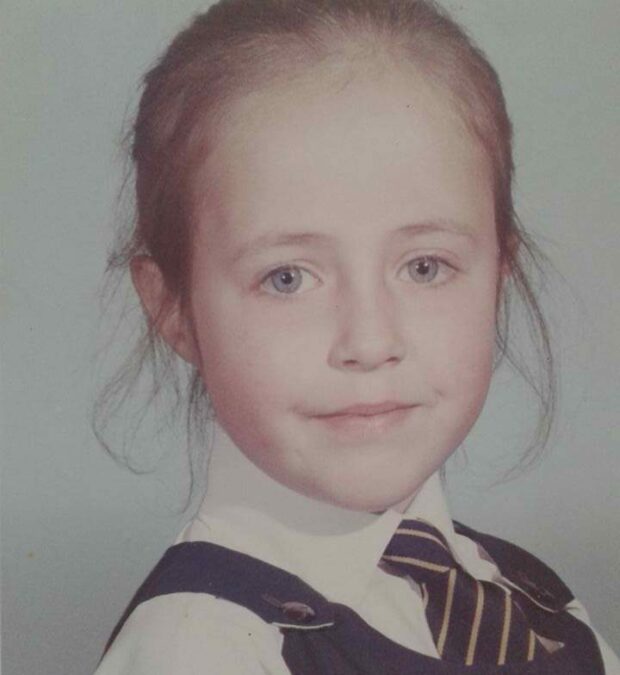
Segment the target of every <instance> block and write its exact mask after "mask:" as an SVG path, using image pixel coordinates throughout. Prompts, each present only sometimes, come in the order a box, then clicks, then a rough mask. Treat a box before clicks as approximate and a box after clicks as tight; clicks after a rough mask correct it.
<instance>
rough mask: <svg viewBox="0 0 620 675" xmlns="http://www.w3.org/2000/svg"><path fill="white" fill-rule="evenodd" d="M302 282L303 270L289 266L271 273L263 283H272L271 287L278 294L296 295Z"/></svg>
mask: <svg viewBox="0 0 620 675" xmlns="http://www.w3.org/2000/svg"><path fill="white" fill-rule="evenodd" d="M302 281H303V277H302V270H301V269H300V268H299V267H295V266H287V267H279V268H278V269H277V270H274V271H273V272H270V273H269V274H268V275H267V276H266V277H265V280H264V282H263V283H267V282H270V284H271V287H272V288H274V289H275V290H276V291H277V292H278V293H295V291H297V290H298V289H299V287H300V286H301V284H302Z"/></svg>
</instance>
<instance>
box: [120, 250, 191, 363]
mask: <svg viewBox="0 0 620 675" xmlns="http://www.w3.org/2000/svg"><path fill="white" fill-rule="evenodd" d="M130 269H131V280H132V282H133V285H134V287H135V289H136V292H137V293H138V296H139V297H140V302H141V303H142V308H143V309H144V312H145V314H146V315H147V317H148V320H149V322H150V325H151V326H152V327H153V328H154V329H155V330H156V331H157V333H159V335H160V337H161V338H162V339H163V340H164V341H165V342H166V343H167V344H168V345H169V346H170V347H171V348H172V349H173V350H174V351H175V352H176V353H177V354H178V355H179V356H180V357H181V358H182V359H184V360H185V361H187V362H188V363H192V364H194V365H196V364H197V354H196V349H195V341H194V337H193V333H192V330H191V323H190V321H189V319H188V318H187V317H186V316H185V313H184V312H183V311H182V307H181V302H180V299H179V298H178V297H177V296H174V295H173V294H172V293H171V292H170V291H169V290H168V287H167V286H166V282H165V280H164V277H163V274H162V273H161V270H160V269H159V267H158V265H157V263H156V262H155V261H154V260H153V258H151V256H149V255H137V256H134V257H133V258H132V260H131V263H130Z"/></svg>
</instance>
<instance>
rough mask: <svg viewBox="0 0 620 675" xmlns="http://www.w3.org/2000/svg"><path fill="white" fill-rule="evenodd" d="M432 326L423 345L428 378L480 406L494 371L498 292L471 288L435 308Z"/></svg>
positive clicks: (443, 390) (444, 391) (457, 397)
mask: <svg viewBox="0 0 620 675" xmlns="http://www.w3.org/2000/svg"><path fill="white" fill-rule="evenodd" d="M434 316H435V320H434V321H433V322H432V324H433V329H432V330H429V331H427V332H426V333H425V335H424V345H423V346H421V347H420V349H421V350H423V351H424V354H420V357H421V359H422V361H423V362H426V363H427V364H428V368H429V378H430V380H431V382H433V383H434V385H435V388H436V389H437V390H438V393H440V394H443V395H449V396H450V397H451V398H452V399H454V400H462V401H463V402H468V405H469V406H471V407H472V409H478V408H479V407H480V405H481V404H482V402H483V401H484V399H485V397H486V393H487V391H488V387H489V384H490V380H491V375H492V372H493V359H494V344H495V295H494V292H490V290H489V289H488V288H487V289H485V292H482V293H481V292H475V291H471V292H469V293H467V294H465V295H464V296H463V297H461V298H460V299H459V301H458V302H450V303H449V306H446V307H444V308H435V313H434Z"/></svg>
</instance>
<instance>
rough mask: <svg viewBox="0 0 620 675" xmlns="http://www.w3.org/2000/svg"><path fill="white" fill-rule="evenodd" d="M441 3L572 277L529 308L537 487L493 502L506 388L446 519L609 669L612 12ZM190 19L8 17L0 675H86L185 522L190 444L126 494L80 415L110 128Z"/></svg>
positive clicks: (102, 324) (94, 310)
mask: <svg viewBox="0 0 620 675" xmlns="http://www.w3.org/2000/svg"><path fill="white" fill-rule="evenodd" d="M447 4H448V5H449V6H450V7H452V8H453V9H454V10H455V11H456V15H457V17H459V18H460V19H461V20H462V21H463V22H464V23H465V25H466V26H468V27H469V28H470V30H471V32H472V33H473V34H474V36H475V37H476V38H477V39H478V41H479V42H480V44H481V45H482V46H483V48H484V49H485V50H486V51H487V53H488V55H489V56H490V58H491V61H492V62H493V63H494V64H495V66H496V68H497V69H498V71H499V73H500V76H501V78H502V81H503V83H504V87H505V91H506V95H507V98H508V102H509V107H510V110H511V113H512V118H513V121H514V124H515V128H516V132H517V135H516V161H517V179H518V185H517V192H516V195H517V207H518V211H519V213H520V215H521V218H522V220H523V221H524V223H525V225H526V226H527V227H528V228H529V229H530V230H531V231H533V232H534V233H535V234H537V235H539V237H540V238H541V241H542V242H543V244H544V246H545V248H546V250H547V252H548V253H549V255H550V257H551V258H552V260H553V262H554V264H555V266H556V268H557V270H558V271H559V273H560V275H561V276H563V277H564V281H562V280H561V279H560V278H559V276H556V277H555V281H554V282H553V283H552V284H551V286H550V289H549V291H550V293H549V295H548V299H547V300H546V301H545V304H546V307H547V309H548V311H549V315H550V320H551V323H552V327H553V329H554V333H555V339H556V349H557V354H558V357H559V361H560V364H559V365H560V370H561V381H560V391H561V402H560V404H561V407H560V410H559V412H558V418H557V421H558V426H557V431H556V433H555V435H554V436H553V438H552V441H551V446H550V449H549V451H548V453H547V455H546V456H545V458H544V460H543V461H542V463H541V464H540V465H539V466H538V467H536V468H535V469H534V470H533V471H531V472H530V473H528V474H526V475H524V476H523V477H521V478H519V479H517V480H515V481H513V482H510V483H504V484H499V485H493V482H494V481H495V480H496V479H497V478H499V477H500V475H501V472H502V471H504V470H506V469H507V468H509V467H510V465H511V463H512V462H513V461H514V460H516V458H517V456H518V452H519V447H520V445H521V444H523V443H525V442H526V441H527V430H528V429H530V428H531V426H528V425H530V420H532V416H533V415H534V414H535V411H533V409H532V408H531V406H530V405H529V399H528V395H527V389H526V388H525V387H524V386H523V385H522V383H521V381H520V380H519V379H518V378H516V377H514V376H512V375H511V373H510V371H509V370H507V369H502V370H500V371H499V372H498V374H497V379H496V382H495V384H494V386H493V388H492V392H491V398H490V400H489V402H488V405H487V408H486V409H485V412H484V413H483V416H482V417H481V419H480V421H479V423H478V424H477V425H476V427H475V429H474V431H473V433H472V436H471V437H470V438H469V439H468V440H467V442H466V452H467V457H468V459H467V461H465V460H464V459H463V453H462V452H459V455H458V457H457V458H456V460H455V461H454V462H452V465H451V468H450V471H449V489H450V496H451V501H452V505H453V510H454V515H455V517H458V518H459V519H461V520H463V521H465V522H467V523H470V524H472V525H474V526H475V527H477V528H479V529H482V530H485V529H486V530H488V531H490V532H494V533H496V534H500V535H503V536H505V537H507V538H509V539H511V540H513V541H515V542H517V543H519V544H521V545H523V546H525V547H526V548H528V549H530V550H532V551H534V552H536V553H537V554H538V555H539V556H540V557H542V558H543V559H545V560H546V561H547V562H548V563H550V564H551V566H552V567H554V568H555V569H556V570H557V571H558V572H559V573H560V574H561V575H562V576H563V577H564V578H565V580H566V581H567V582H568V584H569V585H570V586H571V587H572V588H573V590H574V592H575V593H576V595H577V596H578V597H579V598H580V599H581V600H582V601H583V602H584V604H585V605H586V606H587V607H588V609H589V611H590V613H591V616H592V619H593V622H594V623H595V625H596V626H597V628H598V629H599V631H600V632H601V633H602V634H603V635H604V636H606V638H607V639H608V640H609V642H610V643H611V644H612V646H614V647H615V649H616V650H620V616H619V614H618V610H617V608H618V606H620V584H619V583H618V568H619V566H620V565H619V563H620V555H619V552H620V546H619V543H618V541H619V538H618V533H619V527H618V526H619V523H620V495H619V488H618V484H619V482H620V471H619V467H620V461H619V459H618V452H617V449H618V431H617V429H618V412H617V409H618V405H619V403H620V397H619V396H618V388H617V385H618V373H619V372H620V368H619V366H620V359H619V356H618V346H619V341H618V336H619V330H618V329H619V328H620V319H619V318H618V317H619V311H618V310H619V309H620V308H619V307H618V302H617V297H618V281H619V272H618V262H617V260H618V252H619V251H620V234H619V233H620V229H619V227H618V213H619V212H620V196H619V194H620V191H619V190H618V175H619V172H618V169H619V166H618V158H619V157H620V144H619V142H618V138H619V133H618V125H617V121H618V118H617V115H618V108H619V106H620V94H619V89H618V87H619V85H618V78H617V73H618V67H619V66H620V51H619V47H618V44H619V43H618V31H619V30H620V4H619V3H618V2H617V0H581V1H579V0H464V1H463V2H456V1H452V2H449V3H447ZM201 7H204V3H201V2H199V1H198V0H176V1H175V2H169V1H168V0H123V1H122V2H121V1H120V0H110V1H108V2H95V1H94V0H53V1H51V2H50V0H29V1H28V2H24V1H23V0H9V1H8V2H5V3H4V5H3V36H2V51H3V54H2V71H3V72H2V87H3V90H2V94H1V96H2V106H1V112H0V114H1V115H2V124H1V128H2V137H3V145H2V160H1V171H2V183H3V185H4V186H5V187H8V192H7V193H6V195H7V197H6V198H5V199H3V224H6V225H7V227H6V233H5V236H4V246H3V254H4V255H3V257H4V261H3V277H4V291H3V298H2V313H3V328H4V330H5V341H4V347H3V384H2V394H3V404H2V410H3V427H4V433H3V453H4V457H3V486H2V488H3V489H2V500H3V503H2V529H3V547H2V554H3V560H2V563H3V617H2V621H3V667H4V671H3V672H4V675H25V674H27V675H78V674H84V673H88V672H91V671H92V670H93V668H94V667H95V664H96V662H97V659H98V656H99V654H100V652H101V649H102V647H103V645H104V642H105V640H106V638H107V636H108V634H109V632H110V630H111V628H112V626H113V624H114V623H115V621H116V620H117V618H118V617H119V615H120V613H121V611H122V609H123V608H124V605H125V604H126V602H127V601H128V600H129V598H130V597H131V595H132V593H133V591H134V590H135V588H136V587H137V585H138V584H139V583H140V581H142V579H143V578H144V576H145V574H146V572H147V571H148V569H149V568H150V567H151V566H152V565H153V564H154V562H155V561H156V559H157V558H158V557H159V556H160V554H161V553H162V552H163V550H164V548H165V547H166V546H167V545H168V544H169V543H170V542H171V540H172V539H173V537H174V535H175V533H176V531H177V530H178V528H179V524H180V522H181V521H182V519H183V518H182V517H179V515H178V514H177V515H175V513H174V509H175V508H176V507H179V505H180V504H181V502H182V498H183V487H184V477H183V476H184V474H183V464H182V461H181V459H179V458H180V457H182V454H183V438H182V435H181V434H177V435H176V436H175V435H174V434H173V433H172V434H168V436H167V437H165V438H164V439H163V440H160V442H159V443H156V442H155V441H153V452H154V453H155V455H160V454H162V452H163V453H164V455H163V459H162V463H161V468H160V470H159V471H158V472H157V473H155V474H151V475H146V476H136V475H134V474H132V473H130V472H128V471H126V470H123V469H122V468H119V467H118V466H117V465H115V464H114V463H113V462H112V461H111V460H110V459H109V458H108V457H107V456H106V455H105V453H104V452H103V451H102V450H101V449H100V447H99V446H98V445H97V443H96V441H95V439H94V437H93V435H92V433H91V431H90V427H89V415H90V408H91V406H92V403H93V400H94V397H95V394H96V391H97V388H98V387H99V386H100V385H101V383H102V377H103V373H104V372H105V370H102V369H101V367H100V366H99V365H97V364H98V363H99V362H98V361H95V360H94V355H95V351H96V348H97V346H98V345H100V344H101V335H102V334H105V333H106V330H107V329H108V328H109V325H108V324H109V323H110V322H111V319H110V318H104V319H103V320H100V318H99V316H100V307H99V303H98V293H99V289H100V284H101V278H102V272H103V268H104V260H105V253H106V248H107V247H108V245H109V243H110V240H111V232H112V225H113V223H114V220H115V218H116V215H115V199H116V194H117V192H118V188H119V185H120V182H121V177H122V162H121V159H120V157H121V155H120V153H119V149H118V148H119V140H120V136H121V131H122V125H123V120H124V118H125V116H126V113H127V107H128V105H129V106H131V104H133V103H135V101H136V87H137V83H138V81H139V78H140V76H141V74H142V73H143V72H144V70H145V68H146V67H147V66H148V64H149V63H151V62H152V60H153V58H154V57H155V56H156V55H157V54H158V53H159V52H160V51H161V50H162V49H163V47H164V46H165V45H166V43H167V41H168V40H169V39H170V38H171V37H172V35H173V34H174V33H175V32H176V30H178V29H179V28H180V27H181V26H182V25H184V24H185V22H186V21H187V20H188V19H189V17H190V16H191V15H192V13H193V12H194V11H195V10H197V9H198V8H201ZM129 111H131V107H130V108H129ZM116 353H117V351H116V347H113V348H112V349H111V350H110V352H109V353H108V356H110V355H111V356H112V361H114V358H115V355H116ZM108 360H109V359H108ZM145 438H146V439H147V440H144V441H143V443H144V446H145V449H146V451H147V452H146V454H145V456H147V455H148V451H149V449H150V448H149V441H148V438H149V436H148V434H147V435H146V436H145ZM162 448H163V449H162ZM166 449H167V450H168V451H169V452H168V453H167V454H166Z"/></svg>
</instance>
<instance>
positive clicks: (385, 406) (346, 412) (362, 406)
mask: <svg viewBox="0 0 620 675" xmlns="http://www.w3.org/2000/svg"><path fill="white" fill-rule="evenodd" d="M411 407H412V406H411V404H410V403H400V402H397V401H384V402H383V403H359V404H356V405H352V406H348V407H347V408H342V409H341V410H337V411H335V412H332V413H327V414H321V415H317V416H316V417H320V418H330V417H344V416H360V417H372V416H374V415H383V414H385V413H389V412H392V411H394V410H401V409H404V408H411Z"/></svg>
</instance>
